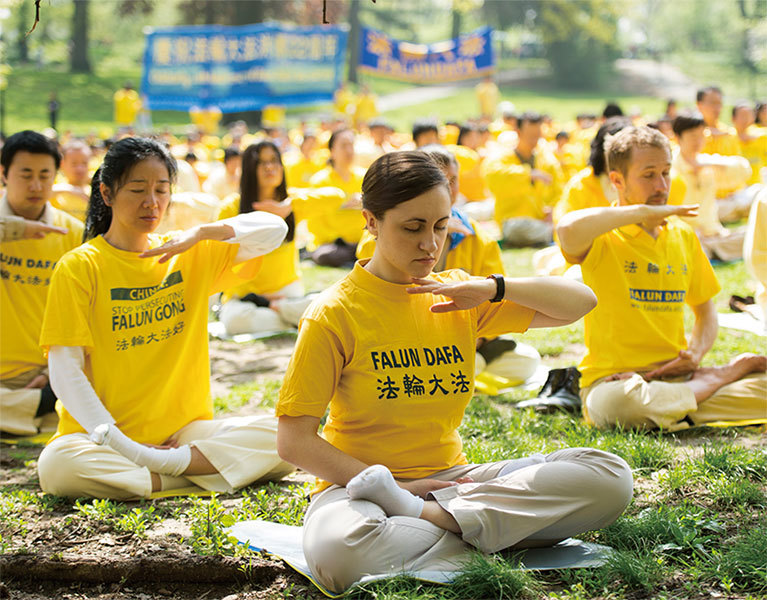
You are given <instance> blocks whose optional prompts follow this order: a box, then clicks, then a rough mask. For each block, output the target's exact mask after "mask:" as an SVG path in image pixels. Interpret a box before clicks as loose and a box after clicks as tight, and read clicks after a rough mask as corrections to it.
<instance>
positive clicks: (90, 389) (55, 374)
mask: <svg viewBox="0 0 767 600" xmlns="http://www.w3.org/2000/svg"><path fill="white" fill-rule="evenodd" d="M175 175H176V162H175V160H174V159H173V158H172V157H171V156H170V154H169V153H168V152H167V150H166V149H165V148H164V146H162V145H160V144H159V143H157V142H155V141H153V140H149V139H142V138H126V139H124V140H121V141H119V142H117V143H116V144H114V145H113V146H112V147H111V148H110V150H109V152H107V154H106V156H105V158H104V163H103V165H102V166H101V169H100V170H99V171H98V172H97V175H96V176H94V184H93V186H92V192H91V199H90V203H89V207H88V215H87V218H86V232H85V236H84V237H85V240H86V241H85V243H84V244H83V245H82V246H80V247H79V248H76V249H75V250H73V251H71V252H68V253H67V254H65V255H64V256H63V257H62V258H61V260H60V261H59V263H58V264H57V266H56V269H55V271H54V273H53V277H52V280H51V286H50V290H49V292H48V302H47V305H46V312H45V316H44V319H43V326H42V333H41V336H40V344H41V346H43V348H45V349H46V350H47V351H48V366H49V371H50V380H51V386H52V387H53V389H54V390H55V392H56V395H57V397H58V398H59V402H58V405H57V411H58V413H59V426H58V430H57V432H56V435H55V436H54V438H53V440H52V441H51V442H50V444H49V445H48V446H47V447H46V448H45V449H44V450H43V452H42V454H41V455H40V460H39V463H38V470H39V475H40V486H41V487H42V488H43V490H44V491H45V492H48V493H52V494H57V495H62V496H70V497H78V496H94V497H99V498H115V499H129V498H140V497H149V496H150V495H151V494H152V493H153V492H156V491H160V490H163V489H174V488H180V487H186V486H189V485H192V484H194V485H197V486H199V487H201V488H204V489H208V490H217V491H232V490H234V489H236V488H239V487H242V486H244V485H248V484H249V483H251V482H253V481H255V480H257V479H261V478H264V477H275V476H281V475H284V474H285V473H287V472H289V471H290V470H291V468H292V467H290V465H287V464H286V463H284V462H283V461H282V460H280V458H279V457H278V456H277V453H276V448H275V431H276V422H275V419H274V418H273V417H271V416H256V417H248V418H245V419H222V420H215V421H214V420H213V406H212V401H211V398H210V366H209V357H208V351H207V348H208V334H207V320H208V319H207V317H208V296H209V295H210V294H212V293H215V292H217V291H220V290H222V289H224V288H228V287H231V286H232V285H234V284H235V283H236V282H237V281H238V280H240V279H241V278H251V277H253V275H254V274H255V272H256V271H257V269H258V267H259V266H260V258H257V257H260V256H261V255H263V254H266V253H268V252H270V251H271V250H274V249H275V248H276V247H277V246H279V244H280V243H281V242H282V239H283V238H284V237H285V234H286V232H287V226H286V225H285V222H284V221H283V220H282V219H280V218H278V217H276V216H274V215H271V214H268V213H262V212H257V213H249V214H248V215H240V216H237V217H234V218H232V219H227V220H225V221H220V222H217V223H212V224H205V225H199V226H197V227H194V228H192V229H189V230H187V231H184V232H181V233H179V234H177V235H176V236H175V237H171V236H169V235H166V236H159V235H155V234H153V231H154V230H155V229H156V228H157V226H158V225H159V223H160V221H161V220H162V217H163V214H164V212H165V210H166V209H167V207H168V203H169V202H170V190H171V185H172V184H173V181H174V179H175Z"/></svg>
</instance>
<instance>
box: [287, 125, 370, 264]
mask: <svg viewBox="0 0 767 600" xmlns="http://www.w3.org/2000/svg"><path fill="white" fill-rule="evenodd" d="M328 149H329V150H330V160H329V161H328V166H327V167H325V168H324V169H322V170H321V171H319V172H317V173H315V174H314V176H313V177H312V178H311V179H310V180H309V183H310V184H311V187H312V188H328V187H335V188H338V189H340V190H342V191H343V193H344V194H345V196H346V199H345V201H344V203H343V204H342V205H341V206H340V207H339V206H338V205H337V204H336V203H335V202H333V201H330V202H325V205H326V210H324V211H322V212H319V213H318V212H316V211H317V208H316V207H315V208H314V211H315V214H313V215H312V216H309V217H307V219H306V225H307V228H308V229H309V233H310V234H311V235H312V237H313V240H312V242H313V243H312V246H313V248H312V249H313V250H314V251H313V252H312V260H313V261H314V262H316V263H317V264H318V265H322V266H325V267H341V266H343V265H347V264H349V263H352V262H354V252H355V250H356V248H357V243H358V242H359V241H360V237H361V236H362V231H363V229H364V227H365V221H364V219H363V218H362V214H361V213H360V192H361V191H362V178H363V177H364V176H365V169H363V168H361V167H357V166H355V165H354V132H353V131H352V130H351V129H339V130H338V131H335V132H334V133H333V135H331V136H330V140H329V141H328ZM316 202H320V200H319V199H317V200H316ZM297 215H298V217H299V218H301V211H300V209H299V211H298V213H297Z"/></svg>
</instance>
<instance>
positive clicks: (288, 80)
mask: <svg viewBox="0 0 767 600" xmlns="http://www.w3.org/2000/svg"><path fill="white" fill-rule="evenodd" d="M347 37H348V31H347V28H345V27H333V26H331V27H328V26H325V27H290V26H286V25H280V24H276V23H275V24H259V25H244V26H241V27H222V26H203V27H171V28H165V29H155V30H152V31H151V32H150V33H148V34H147V36H146V48H145V50H144V74H143V77H142V84H141V92H142V94H143V95H145V97H146V99H147V102H148V104H149V107H150V108H152V109H154V110H184V111H186V110H189V109H190V108H191V107H193V106H198V107H202V108H205V107H208V106H217V107H218V108H220V109H221V111H222V112H235V111H243V110H258V109H261V108H263V107H264V106H268V105H271V104H278V105H284V106H296V105H302V104H312V103H316V102H327V101H330V100H332V98H333V92H334V91H335V90H336V88H338V86H339V85H340V83H341V79H342V72H343V67H344V62H345V57H346V41H347Z"/></svg>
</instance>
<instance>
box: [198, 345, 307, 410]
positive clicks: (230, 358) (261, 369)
mask: <svg viewBox="0 0 767 600" xmlns="http://www.w3.org/2000/svg"><path fill="white" fill-rule="evenodd" d="M295 345H296V337H295V335H293V334H285V335H283V336H279V337H275V338H270V339H268V340H261V341H254V342H249V343H237V342H225V341H222V340H211V342H210V388H211V389H210V391H211V394H212V396H213V397H214V398H215V397H217V396H222V395H224V394H226V393H227V392H228V391H229V390H230V389H231V388H232V387H233V386H235V385H238V384H241V383H250V382H252V381H261V380H264V379H274V378H282V376H283V375H285V370H286V369H287V368H288V362H289V361H290V355H291V354H292V353H293V347H294V346H295Z"/></svg>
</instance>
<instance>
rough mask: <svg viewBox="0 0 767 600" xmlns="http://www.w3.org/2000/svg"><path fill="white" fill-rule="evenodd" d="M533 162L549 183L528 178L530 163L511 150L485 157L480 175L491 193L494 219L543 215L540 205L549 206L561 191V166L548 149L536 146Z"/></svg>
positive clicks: (536, 217) (500, 220) (538, 217)
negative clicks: (493, 201) (547, 177)
mask: <svg viewBox="0 0 767 600" xmlns="http://www.w3.org/2000/svg"><path fill="white" fill-rule="evenodd" d="M534 157H535V158H534V160H533V165H534V166H535V168H536V169H538V170H540V171H545V172H546V173H548V174H549V175H551V177H552V182H551V184H549V185H546V184H544V183H541V182H540V181H535V182H533V180H532V179H531V178H530V171H531V169H530V166H529V165H526V164H522V162H521V161H520V160H519V157H518V156H517V154H516V152H514V151H504V152H502V153H497V154H494V155H491V156H488V157H487V158H485V160H484V162H483V163H482V175H483V176H484V178H485V181H486V183H487V187H488V188H489V189H490V192H491V193H492V194H493V196H495V220H496V221H497V223H498V224H499V225H503V222H504V221H506V220H507V219H514V218H519V217H529V218H532V219H543V218H544V217H545V211H544V209H545V208H546V207H547V206H553V205H554V204H555V203H556V202H557V201H558V200H559V197H560V195H561V193H562V179H563V177H562V169H561V168H560V166H559V163H558V162H557V159H556V158H554V157H553V156H552V155H551V154H550V153H548V152H545V151H543V150H541V149H540V148H538V149H536V151H535V154H534Z"/></svg>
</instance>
